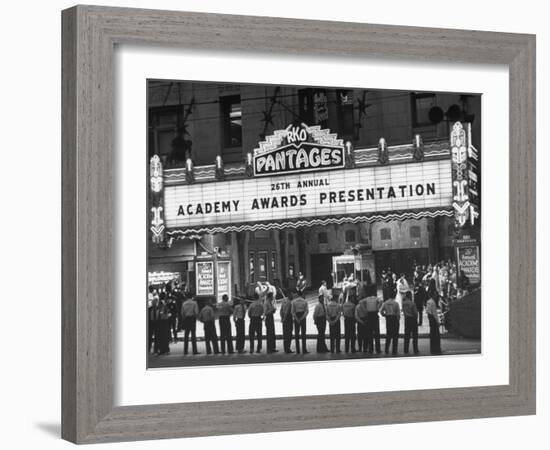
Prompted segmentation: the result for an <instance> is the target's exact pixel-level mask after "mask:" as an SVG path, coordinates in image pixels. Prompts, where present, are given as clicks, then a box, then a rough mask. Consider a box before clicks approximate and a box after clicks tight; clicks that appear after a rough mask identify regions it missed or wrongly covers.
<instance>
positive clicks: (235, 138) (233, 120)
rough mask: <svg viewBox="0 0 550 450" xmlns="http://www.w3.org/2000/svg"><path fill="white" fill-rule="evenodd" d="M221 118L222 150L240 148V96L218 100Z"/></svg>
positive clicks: (241, 115)
mask: <svg viewBox="0 0 550 450" xmlns="http://www.w3.org/2000/svg"><path fill="white" fill-rule="evenodd" d="M220 104H221V108H222V118H223V146H224V148H232V147H240V146H241V145H242V143H243V127H242V118H243V110H242V106H241V96H240V95H231V96H228V97H222V98H221V99H220Z"/></svg>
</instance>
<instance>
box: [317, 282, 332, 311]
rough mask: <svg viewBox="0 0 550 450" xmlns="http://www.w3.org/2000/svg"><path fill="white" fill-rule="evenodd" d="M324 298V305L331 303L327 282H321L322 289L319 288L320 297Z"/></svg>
mask: <svg viewBox="0 0 550 450" xmlns="http://www.w3.org/2000/svg"><path fill="white" fill-rule="evenodd" d="M321 296H322V297H323V303H324V305H325V306H326V305H327V304H328V302H329V301H330V297H331V295H330V290H329V288H328V287H327V282H326V281H325V280H323V281H321V287H320V288H319V297H321Z"/></svg>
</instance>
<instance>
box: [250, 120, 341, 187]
mask: <svg viewBox="0 0 550 450" xmlns="http://www.w3.org/2000/svg"><path fill="white" fill-rule="evenodd" d="M253 165H254V175H255V176H268V175H280V174H286V173H296V172H309V171H319V170H327V169H342V168H343V167H344V166H345V147H344V141H343V140H342V139H338V138H337V136H336V134H334V133H330V131H329V130H327V129H321V127H320V126H318V125H317V126H312V127H308V126H307V125H305V124H301V125H300V126H293V125H289V126H288V127H287V128H286V129H284V130H278V131H275V133H274V134H273V135H272V136H268V137H267V138H266V140H265V141H263V142H260V144H259V148H257V149H255V150H254V162H253Z"/></svg>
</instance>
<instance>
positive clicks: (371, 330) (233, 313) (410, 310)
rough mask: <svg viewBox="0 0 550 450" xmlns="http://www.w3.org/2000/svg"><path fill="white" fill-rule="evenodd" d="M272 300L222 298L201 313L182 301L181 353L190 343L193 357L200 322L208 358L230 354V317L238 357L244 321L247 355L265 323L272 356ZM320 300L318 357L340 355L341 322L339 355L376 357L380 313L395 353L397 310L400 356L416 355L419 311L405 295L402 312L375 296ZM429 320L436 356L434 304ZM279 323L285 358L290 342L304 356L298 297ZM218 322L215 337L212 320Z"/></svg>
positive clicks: (288, 301)
mask: <svg viewBox="0 0 550 450" xmlns="http://www.w3.org/2000/svg"><path fill="white" fill-rule="evenodd" d="M273 297H274V295H273V293H272V292H268V293H267V294H266V295H265V297H260V296H259V295H258V294H256V298H255V300H254V301H253V302H252V303H251V304H250V306H248V308H247V306H246V303H245V301H244V300H243V301H239V302H237V303H236V304H234V305H231V304H230V303H229V302H228V298H227V296H224V297H223V299H222V302H221V303H219V304H217V305H215V306H212V305H210V304H207V305H205V306H204V307H203V308H202V309H201V310H200V311H199V307H198V304H197V302H196V301H195V300H193V299H191V298H189V299H187V300H186V301H185V302H183V304H182V307H181V317H182V320H183V324H182V328H183V331H184V354H185V355H187V354H188V351H189V342H190V341H191V346H192V352H193V354H198V351H197V340H196V322H197V320H199V321H201V322H202V323H203V326H204V339H205V345H206V352H207V354H211V353H212V352H213V353H214V354H217V353H219V352H220V346H221V353H224V354H225V353H226V352H227V353H229V354H232V353H234V348H233V333H232V326H231V317H232V318H233V321H234V324H235V331H236V341H235V350H236V351H237V352H239V353H244V352H245V318H246V316H247V315H248V318H249V327H248V334H249V351H250V353H254V352H256V353H260V352H261V351H262V343H263V336H264V335H263V325H264V323H265V331H266V347H267V353H275V352H277V351H278V350H277V348H276V347H277V345H276V337H275V319H274V314H275V313H276V307H275V305H274V298H273ZM326 300H327V299H326V298H325V297H324V296H322V295H321V296H319V303H318V304H317V305H316V306H315V308H314V311H313V321H314V323H315V325H316V328H317V348H316V350H317V352H318V353H326V352H329V351H330V352H332V353H340V352H341V348H340V341H341V318H342V317H343V318H344V351H345V352H346V353H348V352H352V353H355V352H357V351H359V352H361V351H362V352H365V353H370V354H372V353H374V351H376V353H377V354H380V353H381V346H380V323H379V314H380V315H382V316H383V317H385V320H386V345H385V352H386V353H389V351H390V349H391V352H392V354H397V347H398V337H399V327H400V320H401V310H402V312H403V316H404V322H405V330H404V331H405V333H404V348H403V350H404V353H408V352H409V345H410V342H411V341H412V347H413V351H414V353H418V322H417V321H418V317H419V316H420V314H421V311H420V314H419V310H418V308H417V307H416V305H415V303H413V301H412V296H411V293H410V292H407V293H406V295H405V298H404V301H403V306H402V308H401V307H400V306H399V304H398V303H397V302H396V301H395V299H391V298H390V299H388V300H386V301H384V302H382V301H381V300H379V299H378V298H377V297H376V296H375V295H370V296H367V297H366V298H362V299H361V300H360V301H359V302H358V303H357V305H356V304H355V303H354V302H352V301H351V299H350V298H348V299H347V300H346V301H345V303H343V304H340V303H338V302H337V301H336V299H330V300H329V301H328V302H326ZM426 309H427V312H428V317H429V319H430V352H431V353H432V354H438V353H440V352H441V348H440V336H439V329H438V328H439V321H438V318H437V308H436V306H435V304H433V305H431V304H428V305H427V308H426ZM279 313H280V319H281V323H282V326H283V349H284V352H285V353H293V351H292V349H291V344H292V340H293V337H294V341H295V351H296V353H303V354H305V353H309V352H308V350H307V339H306V332H307V322H306V318H307V316H308V314H309V305H308V303H307V301H306V300H305V299H304V298H303V296H302V295H299V294H298V295H295V296H294V298H292V295H291V294H289V295H288V296H287V297H285V298H284V299H283V301H282V304H281V307H280V310H279ZM216 318H218V320H219V330H220V338H219V344H220V345H218V335H217V332H216V326H215V321H216ZM327 324H328V327H329V339H330V349H329V348H328V347H327V346H326V328H327Z"/></svg>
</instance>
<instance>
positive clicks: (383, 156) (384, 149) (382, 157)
mask: <svg viewBox="0 0 550 450" xmlns="http://www.w3.org/2000/svg"><path fill="white" fill-rule="evenodd" d="M388 161H389V155H388V143H387V142H386V139H384V138H383V137H381V138H380V140H379V141H378V162H379V163H380V164H387V163H388Z"/></svg>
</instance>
